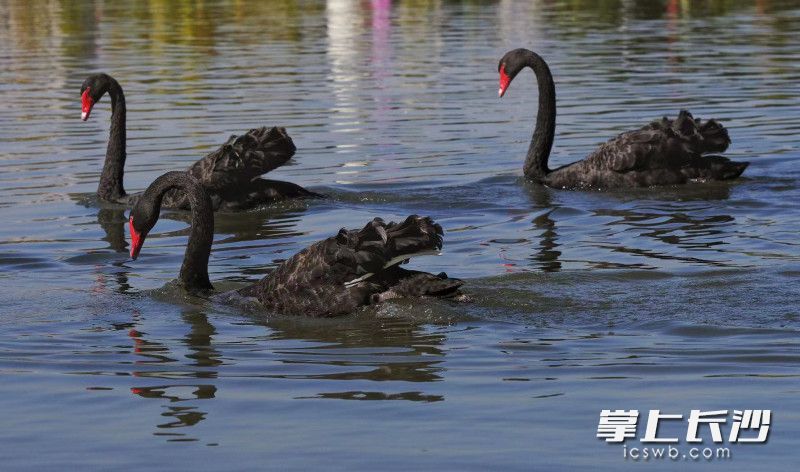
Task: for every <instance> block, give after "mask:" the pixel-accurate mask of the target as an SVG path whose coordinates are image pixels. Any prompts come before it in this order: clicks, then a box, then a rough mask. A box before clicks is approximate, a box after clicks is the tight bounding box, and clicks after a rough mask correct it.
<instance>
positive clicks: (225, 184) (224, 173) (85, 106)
mask: <svg viewBox="0 0 800 472" xmlns="http://www.w3.org/2000/svg"><path fill="white" fill-rule="evenodd" d="M106 93H108V94H109V95H110V96H111V110H112V112H111V132H110V133H109V137H108V148H107V149H106V158H105V163H104V164H103V172H102V174H101V175H100V183H99V185H98V187H97V196H98V197H99V198H100V200H102V201H106V202H112V203H119V204H123V205H126V206H133V205H135V204H136V200H138V198H139V195H140V194H133V195H129V194H127V193H126V192H125V187H124V185H123V183H122V179H123V174H124V172H125V169H124V168H125V159H126V149H125V147H126V136H125V133H126V128H125V120H126V113H127V112H126V109H125V94H124V93H123V91H122V87H121V86H120V85H119V82H117V81H116V80H115V79H114V78H113V77H111V76H110V75H108V74H102V73H101V74H92V75H90V76H89V77H87V78H86V80H85V81H84V82H83V84H82V85H81V119H82V120H83V121H86V120H88V119H89V115H91V113H92V108H93V107H94V105H95V104H96V103H97V102H98V101H99V100H100V99H101V98H102V97H103V95H105V94H106ZM295 149H296V148H295V146H294V143H293V142H292V139H291V138H290V137H289V135H288V134H286V130H285V129H283V128H276V127H273V128H266V127H263V128H256V129H252V130H250V131H248V132H247V133H245V134H243V135H241V136H236V135H233V136H231V137H230V138H229V139H228V141H226V142H225V143H224V144H223V145H222V146H220V147H219V149H217V150H216V151H214V152H212V153H210V154H208V155H206V156H205V157H203V158H202V159H200V160H199V161H197V162H195V163H194V164H193V165H192V166H191V167H189V169H187V170H186V172H187V173H189V174H191V175H192V176H194V177H195V178H197V179H198V180H199V181H200V183H201V184H202V185H203V187H205V189H206V191H208V193H209V195H210V196H211V204H212V207H213V209H214V210H223V211H235V210H246V209H249V208H253V207H256V206H259V205H264V204H269V203H274V202H277V201H281V200H285V199H290V198H308V197H321V196H322V195H319V194H316V193H314V192H310V191H308V190H306V189H304V188H303V187H300V186H299V185H296V184H293V183H290V182H281V181H277V180H266V179H261V178H259V176H260V175H262V174H265V173H267V172H269V171H271V170H273V169H275V168H277V167H280V166H282V165H283V164H285V163H286V162H287V161H288V160H289V159H290V158H291V157H292V156H293V155H294V152H295ZM163 203H164V205H165V206H167V207H170V208H180V209H184V210H186V209H188V208H189V201H188V199H187V197H186V196H185V195H183V194H178V193H176V192H172V193H170V194H169V195H167V196H166V197H165V198H164V202H163Z"/></svg>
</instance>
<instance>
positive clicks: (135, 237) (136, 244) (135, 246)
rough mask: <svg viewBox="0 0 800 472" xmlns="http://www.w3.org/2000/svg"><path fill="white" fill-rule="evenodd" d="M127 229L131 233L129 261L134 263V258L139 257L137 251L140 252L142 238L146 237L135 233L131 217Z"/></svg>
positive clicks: (142, 242)
mask: <svg viewBox="0 0 800 472" xmlns="http://www.w3.org/2000/svg"><path fill="white" fill-rule="evenodd" d="M128 229H129V230H130V232H131V259H133V260H134V261H135V260H136V258H137V257H139V251H141V250H142V245H143V244H144V238H145V236H147V235H146V234H142V233H140V232H138V231H136V228H134V227H133V217H132V216H131V218H130V220H128Z"/></svg>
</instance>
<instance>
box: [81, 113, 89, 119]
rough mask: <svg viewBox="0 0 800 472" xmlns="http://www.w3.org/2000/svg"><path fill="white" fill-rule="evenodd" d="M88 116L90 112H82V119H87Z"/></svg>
mask: <svg viewBox="0 0 800 472" xmlns="http://www.w3.org/2000/svg"><path fill="white" fill-rule="evenodd" d="M86 118H89V114H88V113H86V112H85V111H82V112H81V120H83V121H86Z"/></svg>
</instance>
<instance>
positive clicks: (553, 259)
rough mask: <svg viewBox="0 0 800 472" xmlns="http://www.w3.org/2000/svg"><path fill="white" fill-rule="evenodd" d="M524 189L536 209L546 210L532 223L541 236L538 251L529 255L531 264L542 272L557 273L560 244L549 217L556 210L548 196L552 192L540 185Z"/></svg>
mask: <svg viewBox="0 0 800 472" xmlns="http://www.w3.org/2000/svg"><path fill="white" fill-rule="evenodd" d="M526 189H527V193H528V195H529V196H530V198H531V200H532V201H533V203H534V204H535V205H536V207H538V208H546V209H547V210H546V211H545V212H543V213H541V214H539V215H538V216H536V217H535V218H534V219H533V221H532V223H533V226H534V227H536V228H537V229H539V230H541V236H540V237H539V250H538V251H537V252H536V253H535V254H532V255H531V257H530V259H531V262H533V264H535V265H537V266H539V267H540V268H541V269H542V270H543V271H544V272H557V271H559V270H561V261H559V257H561V251H559V250H558V247H559V246H560V244H559V243H558V233H556V222H555V220H553V218H552V217H551V215H552V213H553V212H554V211H555V210H556V209H557V207H556V208H554V207H553V205H552V198H551V197H552V196H551V195H550V192H552V190H550V189H549V188H546V187H542V186H541V185H537V186H533V185H527V186H526Z"/></svg>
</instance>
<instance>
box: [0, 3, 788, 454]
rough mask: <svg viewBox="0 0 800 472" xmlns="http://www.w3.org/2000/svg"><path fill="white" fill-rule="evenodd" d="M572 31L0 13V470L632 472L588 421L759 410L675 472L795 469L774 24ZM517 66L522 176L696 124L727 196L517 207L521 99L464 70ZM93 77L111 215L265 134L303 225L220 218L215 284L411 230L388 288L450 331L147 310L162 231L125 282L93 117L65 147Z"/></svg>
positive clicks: (578, 12) (206, 310)
mask: <svg viewBox="0 0 800 472" xmlns="http://www.w3.org/2000/svg"><path fill="white" fill-rule="evenodd" d="M597 3H599V4H600V5H601V6H598V5H596V4H595V2H582V1H553V2H545V1H535V2H530V3H528V2H511V1H501V2H492V3H487V4H477V3H476V4H473V3H470V2H464V3H462V2H446V1H430V2H429V1H419V2H413V1H400V2H391V1H389V0H374V1H372V2H369V1H363V2H355V1H354V2H349V1H329V2H327V4H325V3H323V2H308V3H304V2H297V3H296V2H293V1H283V2H277V1H276V2H268V3H267V4H262V3H261V2H246V1H244V2H243V1H230V2H225V1H219V2H217V1H201V2H161V1H155V0H153V1H144V2H116V1H115V2H111V1H107V2H104V1H98V2H93V3H91V2H59V1H31V2H29V1H22V0H12V1H10V2H3V3H2V4H0V56H1V57H2V64H3V67H2V68H0V221H2V224H0V312H1V313H2V316H0V415H2V428H0V460H2V464H3V465H2V468H3V469H4V470H5V469H6V468H7V467H10V468H21V467H30V468H38V467H41V466H49V467H53V468H55V467H58V468H60V469H63V468H67V469H72V468H74V467H77V466H81V467H98V468H105V469H109V468H111V467H118V466H119V465H124V466H126V467H128V468H129V467H132V466H141V467H157V468H163V467H165V466H167V465H173V466H179V467H181V468H186V467H189V466H191V467H194V468H195V469H206V468H211V469H219V468H229V467H242V468H276V469H284V468H302V467H307V466H313V467H316V468H321V467H325V468H337V469H339V468H342V469H344V468H354V467H358V468H365V469H375V468H384V469H398V470H407V469H411V468H415V467H416V468H425V469H434V468H439V469H468V468H482V467H486V466H497V467H501V468H504V469H526V470H540V469H558V468H564V469H570V470H574V469H580V468H586V469H591V468H594V467H597V466H602V467H604V468H621V467H625V466H636V467H641V465H639V464H635V463H634V462H633V461H631V460H627V461H626V460H625V459H623V457H622V449H621V448H620V447H619V446H611V445H607V444H605V443H604V442H602V441H601V440H598V439H597V438H595V433H596V428H597V422H598V417H599V412H600V410H601V409H639V410H640V411H642V412H643V413H642V414H643V416H646V412H647V411H648V410H650V409H661V410H663V411H664V412H666V413H682V414H684V415H687V414H688V413H689V410H691V409H698V408H699V409H706V410H717V409H730V410H732V409H745V408H750V409H760V408H761V409H768V408H771V409H772V410H773V429H772V431H771V433H770V440H769V443H768V444H767V445H758V446H750V447H742V446H735V445H734V446H732V456H733V459H731V460H729V461H718V462H709V463H707V462H705V461H700V463H701V464H700V465H697V467H700V466H702V465H707V466H711V467H735V468H736V469H737V470H767V469H781V468H782V466H783V465H785V464H789V463H796V462H797V460H798V453H797V447H796V446H797V443H796V438H797V437H798V435H800V400H798V398H799V396H798V393H800V381H798V374H800V371H799V370H798V367H800V342H798V338H797V335H798V330H799V329H800V312H798V302H799V301H800V297H799V296H798V278H799V277H800V247H798V234H800V206H799V205H798V202H799V201H800V188H799V184H800V162H799V159H798V158H799V157H800V100H799V99H800V68H798V63H799V62H800V50H798V41H797V38H798V37H800V36H799V35H800V5H796V4H794V3H793V2H788V1H769V0H763V1H758V2H678V1H671V0H670V1H665V2H641V3H642V4H644V5H646V6H642V5H637V4H636V2H618V1H609V2H597ZM521 46H524V47H528V48H532V49H535V50H537V51H538V52H540V53H541V54H542V55H543V56H544V57H545V58H546V59H547V60H548V61H549V63H550V66H551V68H552V70H553V73H554V75H555V78H556V86H557V93H558V130H557V134H556V144H555V147H554V151H553V156H552V164H553V165H554V166H555V165H560V164H564V163H567V162H570V161H572V160H575V159H578V158H581V157H583V156H584V155H586V154H587V153H588V152H590V151H591V149H592V148H593V147H594V146H596V145H597V144H598V143H600V142H602V141H604V140H606V139H608V138H609V137H611V136H613V135H615V134H616V133H619V132H621V131H624V130H626V129H630V128H632V127H637V126H640V125H642V124H644V123H646V122H647V121H648V120H651V119H654V118H658V117H660V116H662V115H665V114H669V115H674V114H676V113H677V111H678V110H679V109H681V108H689V109H691V110H692V111H693V112H694V113H695V115H696V116H701V117H716V118H718V119H719V120H721V121H722V123H724V124H725V126H726V127H728V129H729V130H730V134H731V136H732V138H733V144H732V146H731V148H730V150H729V152H728V155H729V156H730V157H731V158H733V159H737V160H748V161H750V162H751V165H750V167H749V168H748V169H747V171H746V173H745V177H744V178H742V179H740V180H738V181H736V182H733V183H725V184H707V185H693V186H685V187H676V188H662V189H647V190H637V191H625V192H600V193H596V192H595V193H583V192H567V191H557V190H551V189H547V188H542V187H540V186H537V185H534V184H530V183H527V182H525V181H524V180H523V179H522V178H521V162H522V159H523V154H524V152H525V149H526V147H527V140H528V139H529V137H530V131H531V128H532V123H533V119H534V113H535V107H536V88H535V84H534V80H533V76H532V74H531V73H530V72H529V71H527V72H525V73H524V74H522V75H520V76H519V78H518V79H517V80H516V81H515V82H514V84H513V85H512V87H511V89H510V90H509V93H508V94H507V95H506V97H505V98H503V99H502V100H499V99H498V98H497V69H496V66H497V60H498V58H499V57H500V56H501V55H502V54H503V53H504V52H505V51H506V50H508V49H511V48H515V47H521ZM94 71H106V72H109V73H111V74H112V75H114V76H115V77H116V78H117V79H118V80H119V81H120V83H121V84H122V86H123V87H124V89H125V92H126V97H127V104H128V164H127V168H126V174H125V182H126V187H127V188H128V189H129V190H138V189H142V188H144V187H145V186H146V185H147V184H148V183H149V182H150V181H152V180H153V179H154V178H155V177H157V176H158V175H160V174H161V173H163V172H165V171H167V170H173V169H179V168H183V167H186V166H187V165H188V164H190V163H191V162H193V160H195V159H197V158H198V157H200V156H202V155H203V154H204V153H206V152H209V151H210V150H212V149H213V148H215V147H216V146H217V145H219V144H220V143H221V142H222V141H223V140H224V139H226V138H227V136H228V135H230V134H233V133H240V132H242V131H245V130H247V129H249V128H251V127H255V126H261V125H281V126H285V127H286V128H287V129H288V130H289V133H290V134H291V136H292V137H293V138H294V140H295V143H296V144H297V147H298V153H297V155H296V157H295V159H293V161H292V163H291V165H289V166H286V167H285V168H282V169H279V170H277V171H275V172H274V178H277V179H284V180H290V181H293V182H296V183H299V184H301V185H304V186H309V187H312V188H313V189H315V190H317V191H320V192H324V193H326V194H328V195H329V196H330V197H331V198H330V199H329V200H324V201H311V202H305V203H299V204H290V205H283V206H277V207H271V208H264V209H260V210H257V211H252V212H249V213H246V214H238V215H219V216H218V217H217V221H216V239H215V242H214V250H213V253H212V255H211V262H210V270H211V279H212V280H213V281H215V284H216V285H217V287H218V288H219V289H230V288H235V287H239V286H241V285H242V284H244V283H246V282H248V281H250V282H252V281H254V280H257V279H258V278H260V277H262V276H263V275H264V274H267V273H268V272H269V271H270V270H272V269H273V268H274V267H275V266H276V264H278V263H279V262H280V261H281V260H284V259H286V258H287V257H289V256H290V255H291V254H293V253H294V252H296V251H298V250H299V249H301V248H302V247H304V246H306V245H308V244H310V243H311V242H313V241H316V240H319V239H321V238H324V237H327V236H329V235H331V234H334V233H335V232H336V231H337V230H338V228H340V227H342V226H347V227H356V226H361V225H363V224H364V223H365V222H366V221H368V220H369V219H371V218H373V217H375V216H381V217H383V218H385V219H387V220H388V219H397V218H403V217H404V216H405V215H407V214H409V213H421V214H428V215H431V216H432V217H434V218H435V219H436V220H438V221H439V222H440V223H441V224H442V226H443V227H444V228H445V231H446V243H445V250H444V254H443V255H442V256H440V257H432V258H427V259H422V260H419V261H417V262H416V263H414V266H415V267H418V268H422V269H427V270H435V271H441V270H444V271H446V272H447V273H448V274H450V275H452V276H458V277H461V278H465V279H467V291H468V292H469V294H470V296H471V297H472V299H473V300H472V302H471V303H467V304H451V303H447V302H438V301H422V302H398V303H392V304H387V305H384V306H381V307H379V308H370V309H365V310H364V311H363V312H360V313H357V314H355V315H353V316H350V317H346V318H343V319H337V320H324V321H315V320H297V319H286V318H282V317H278V316H268V315H266V314H264V315H262V314H254V313H242V312H241V311H238V310H236V309H235V308H231V307H227V306H222V305H219V304H217V303H215V302H213V301H208V300H203V299H198V298H193V297H190V296H188V295H186V294H183V293H182V292H181V291H180V290H178V289H177V288H175V286H174V284H173V283H171V281H172V280H174V277H175V275H176V274H177V271H178V267H179V266H180V261H181V258H182V257H183V248H184V247H185V243H186V234H187V220H186V217H185V215H180V214H167V215H165V216H166V218H165V219H162V221H161V222H160V223H159V224H158V226H157V227H156V229H155V230H154V232H153V233H152V234H151V236H150V237H149V238H148V241H147V245H146V247H145V249H144V252H143V254H142V257H141V258H140V259H139V260H138V261H136V262H135V263H131V262H129V261H128V260H127V257H126V249H127V248H126V243H125V241H124V237H125V233H124V228H123V222H124V221H125V214H124V213H123V211H121V210H119V209H113V208H108V207H103V206H99V205H98V204H97V202H96V201H95V199H94V198H93V193H94V191H95V189H96V183H97V180H98V176H99V171H100V168H101V165H102V158H103V156H104V153H105V144H106V139H107V133H108V118H109V116H110V106H109V100H108V98H105V99H104V100H103V101H101V102H100V103H99V104H98V105H97V106H96V107H95V111H94V112H93V114H92V117H91V118H90V120H89V121H88V122H86V123H83V122H81V121H80V120H79V118H78V114H79V108H80V99H79V88H80V84H81V82H82V81H83V79H84V78H85V76H86V75H87V74H88V73H90V72H94ZM642 428H643V426H640V436H641V435H642V434H643V432H644V431H643V429H642ZM705 433H706V434H705V437H706V438H708V434H707V431H706V432H705ZM708 441H709V439H706V444H708ZM637 444H638V442H636V441H634V442H633V443H632V445H637ZM651 462H652V463H651V464H649V465H647V466H646V467H652V468H655V469H659V468H667V467H674V466H675V464H674V463H670V461H663V460H662V461H651ZM720 462H722V463H720ZM693 466H695V465H693ZM726 470H727V469H726Z"/></svg>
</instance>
